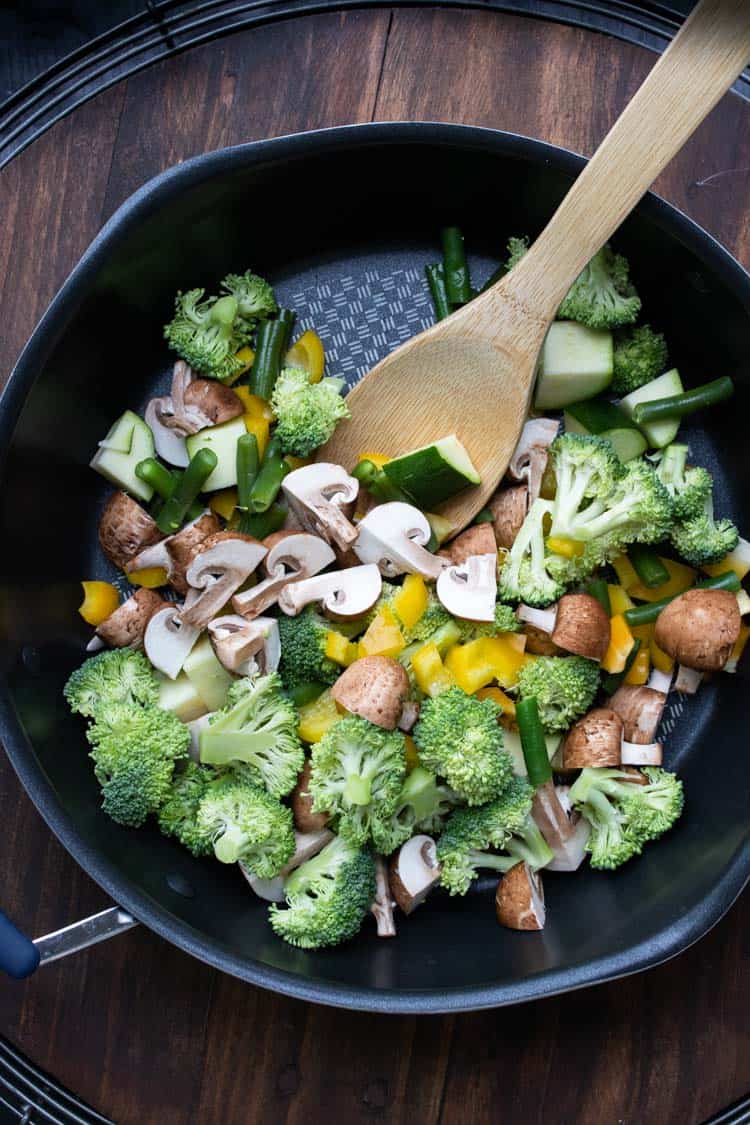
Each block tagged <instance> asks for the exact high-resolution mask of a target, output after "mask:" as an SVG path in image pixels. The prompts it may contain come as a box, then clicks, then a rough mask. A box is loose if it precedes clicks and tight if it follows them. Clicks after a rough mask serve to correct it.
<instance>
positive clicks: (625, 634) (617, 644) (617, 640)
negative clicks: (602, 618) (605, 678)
mask: <svg viewBox="0 0 750 1125" xmlns="http://www.w3.org/2000/svg"><path fill="white" fill-rule="evenodd" d="M609 627H610V639H609V648H608V649H607V651H606V653H605V655H604V660H602V668H603V669H604V671H605V672H622V671H623V669H624V668H625V664H626V662H627V659H628V655H629V654H630V650H631V648H632V647H633V634H632V633H631V632H630V628H629V626H628V623H627V621H626V620H625V618H624V617H623V615H622V614H621V613H616V614H615V615H614V617H612V618H610V622H609Z"/></svg>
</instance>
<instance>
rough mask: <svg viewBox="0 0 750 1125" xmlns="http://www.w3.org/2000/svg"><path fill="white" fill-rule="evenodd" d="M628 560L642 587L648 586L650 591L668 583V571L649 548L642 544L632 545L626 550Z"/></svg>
mask: <svg viewBox="0 0 750 1125" xmlns="http://www.w3.org/2000/svg"><path fill="white" fill-rule="evenodd" d="M628 558H629V559H630V561H631V563H632V564H633V570H634V571H635V572H636V574H637V575H638V577H639V578H640V580H641V582H642V583H643V585H644V586H648V588H649V589H650V590H654V589H656V587H657V586H663V585H664V583H665V582H668V581H669V571H668V570H667V568H666V567H665V565H664V563H663V562H662V561H661V559H660V558H659V556H658V555H657V554H656V552H655V551H652V550H651V548H650V547H645V546H644V545H643V544H642V543H632V544H631V545H630V547H629V548H628Z"/></svg>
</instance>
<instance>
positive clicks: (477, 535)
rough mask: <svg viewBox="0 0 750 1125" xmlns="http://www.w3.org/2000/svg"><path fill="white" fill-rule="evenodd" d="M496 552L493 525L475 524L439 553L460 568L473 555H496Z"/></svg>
mask: <svg viewBox="0 0 750 1125" xmlns="http://www.w3.org/2000/svg"><path fill="white" fill-rule="evenodd" d="M496 550H497V547H496V545H495V533H494V531H493V530H492V524H491V523H475V524H474V526H473V527H467V528H466V531H462V532H461V534H460V535H457V536H456V538H455V539H453V540H451V542H450V543H449V544H448V545H447V546H446V547H443V548H442V549H441V550H440V551H438V552H437V553H438V555H440V557H441V558H443V559H450V560H451V562H452V563H453V565H454V566H460V565H461V563H465V562H466V560H467V559H469V558H471V556H472V555H494V554H495V551H496Z"/></svg>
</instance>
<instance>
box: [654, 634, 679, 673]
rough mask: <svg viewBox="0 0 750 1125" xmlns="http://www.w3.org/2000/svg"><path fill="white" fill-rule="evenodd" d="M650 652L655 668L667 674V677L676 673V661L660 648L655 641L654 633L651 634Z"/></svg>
mask: <svg viewBox="0 0 750 1125" xmlns="http://www.w3.org/2000/svg"><path fill="white" fill-rule="evenodd" d="M648 652H649V656H650V657H651V663H652V664H653V666H654V668H658V669H659V671H660V672H665V673H666V674H667V675H669V673H670V672H672V671H674V659H673V658H672V657H671V656H669V655H668V654H667V653H666V652H664V650H663V649H661V648H659V646H658V645H657V643H656V641H655V640H654V635H653V633H652V634H651V639H650V641H649V642H648Z"/></svg>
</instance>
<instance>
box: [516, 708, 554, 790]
mask: <svg viewBox="0 0 750 1125" xmlns="http://www.w3.org/2000/svg"><path fill="white" fill-rule="evenodd" d="M516 722H517V723H518V731H519V733H520V735H521V747H522V748H523V757H524V761H525V762H526V772H527V773H528V775H529V782H530V783H531V784H532V785H533V786H534V788H536V787H537V786H538V785H544V783H545V781H549V780H550V778H551V777H552V766H551V765H550V763H549V757H548V756H547V743H546V741H545V738H544V728H543V727H542V723H541V719H540V718H539V708H538V707H537V702H536V699H534V697H533V696H529V698H528V699H521V700H519V701H518V703H517V704H516Z"/></svg>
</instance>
